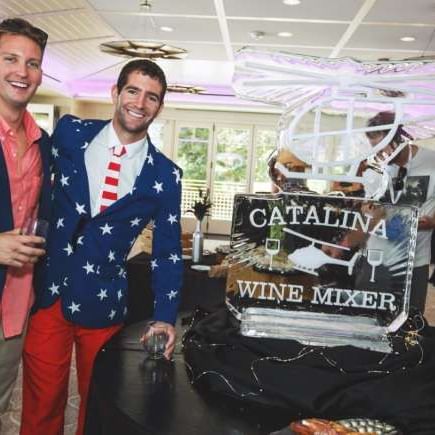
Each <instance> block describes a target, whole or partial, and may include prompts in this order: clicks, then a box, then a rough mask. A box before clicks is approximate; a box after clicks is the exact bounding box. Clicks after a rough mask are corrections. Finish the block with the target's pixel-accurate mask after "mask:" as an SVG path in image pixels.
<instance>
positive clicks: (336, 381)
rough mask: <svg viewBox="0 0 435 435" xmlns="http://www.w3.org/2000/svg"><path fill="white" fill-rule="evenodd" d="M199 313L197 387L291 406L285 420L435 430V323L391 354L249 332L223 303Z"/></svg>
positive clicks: (194, 352)
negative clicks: (356, 421) (367, 421)
mask: <svg viewBox="0 0 435 435" xmlns="http://www.w3.org/2000/svg"><path fill="white" fill-rule="evenodd" d="M195 317H196V320H194V322H193V326H192V328H191V329H190V330H189V331H188V333H187V335H186V336H185V346H184V354H185V359H186V361H187V362H188V364H189V365H190V366H191V367H192V373H193V375H192V378H193V379H194V380H195V382H194V383H195V385H197V386H200V387H201V388H203V389H204V390H205V391H208V392H209V393H211V392H213V393H216V394H220V395H221V396H222V400H225V397H231V398H234V399H237V398H242V399H243V400H244V401H245V402H249V403H250V404H252V405H256V406H257V405H261V406H264V407H268V409H275V410H276V412H279V411H278V410H286V411H287V422H290V421H293V420H298V419H300V418H309V417H318V418H324V419H328V420H338V419H344V418H351V417H365V418H372V419H379V420H382V421H385V422H388V423H390V424H393V425H394V426H396V427H397V428H398V429H400V430H402V431H403V433H404V434H405V435H434V434H435V328H430V327H426V328H424V329H423V330H421V331H420V332H419V334H420V338H419V340H418V341H415V343H414V345H412V343H411V342H409V341H405V342H403V343H402V344H403V346H404V347H403V348H401V349H400V346H399V344H400V343H399V338H400V337H399V335H398V336H397V341H398V343H397V346H396V347H397V351H396V352H394V353H392V354H389V355H388V356H387V355H385V354H382V353H379V352H373V351H367V350H363V349H359V348H356V347H352V346H341V347H333V348H322V347H314V346H304V345H302V344H300V343H299V342H297V341H292V340H277V339H264V338H263V339H259V338H249V337H243V336H240V335H239V334H238V324H237V321H236V320H235V319H234V317H232V316H231V315H229V313H228V311H227V310H226V309H224V308H223V309H221V310H218V311H215V312H212V313H207V312H198V313H196V316H195ZM418 318H419V319H420V320H421V317H420V316H418ZM406 336H407V337H408V338H409V337H413V336H412V335H406ZM414 338H415V336H414ZM260 412H261V411H260ZM264 412H267V411H264ZM283 426H285V425H283Z"/></svg>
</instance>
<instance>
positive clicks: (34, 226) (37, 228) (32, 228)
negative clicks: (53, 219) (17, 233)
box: [21, 218, 50, 248]
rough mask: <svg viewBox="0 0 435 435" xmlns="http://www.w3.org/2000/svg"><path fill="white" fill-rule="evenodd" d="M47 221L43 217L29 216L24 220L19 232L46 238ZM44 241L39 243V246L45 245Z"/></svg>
mask: <svg viewBox="0 0 435 435" xmlns="http://www.w3.org/2000/svg"><path fill="white" fill-rule="evenodd" d="M49 225H50V224H49V222H48V221H47V220H45V219H38V218H29V219H27V220H26V221H25V223H24V225H23V228H22V229H21V234H24V235H26V236H38V237H42V238H44V239H45V240H47V235H48V228H49ZM45 243H46V242H43V243H40V244H39V245H40V246H41V248H44V247H45Z"/></svg>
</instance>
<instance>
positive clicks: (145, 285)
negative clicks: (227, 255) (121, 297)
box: [126, 253, 225, 325]
mask: <svg viewBox="0 0 435 435" xmlns="http://www.w3.org/2000/svg"><path fill="white" fill-rule="evenodd" d="M149 260H150V256H149V255H148V254H145V253H141V254H139V255H137V256H136V257H133V258H132V259H131V260H130V261H129V262H128V263H127V278H128V316H127V319H126V324H127V325H129V324H132V323H135V322H138V321H140V320H144V319H147V318H149V317H151V316H152V314H153V294H152V291H151V267H150V261H149ZM215 262H216V256H215V255H207V256H205V257H204V260H203V261H202V262H201V264H207V265H212V264H215ZM191 265H192V261H191V260H184V280H183V287H182V290H181V303H180V308H179V311H181V312H190V311H192V310H193V309H194V308H195V307H196V306H197V305H199V306H201V307H203V308H206V309H209V308H211V307H213V306H216V305H219V304H221V303H223V302H224V300H225V279H224V278H209V277H208V274H207V272H198V271H195V270H192V269H191V268H190V266H191Z"/></svg>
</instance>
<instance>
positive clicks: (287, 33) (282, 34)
mask: <svg viewBox="0 0 435 435" xmlns="http://www.w3.org/2000/svg"><path fill="white" fill-rule="evenodd" d="M278 36H279V37H281V38H290V37H291V36H293V33H291V32H279V33H278Z"/></svg>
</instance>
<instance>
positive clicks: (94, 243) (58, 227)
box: [37, 115, 183, 328]
mask: <svg viewBox="0 0 435 435" xmlns="http://www.w3.org/2000/svg"><path fill="white" fill-rule="evenodd" d="M106 124H107V121H101V120H81V119H78V118H76V117H73V116H70V115H67V116H64V117H63V118H62V119H61V120H60V121H59V122H58V124H57V126H56V130H55V132H54V134H53V137H52V154H53V167H54V173H55V177H54V186H53V213H52V220H51V226H50V234H49V237H48V240H47V257H46V261H44V262H43V269H44V273H43V275H42V282H41V284H42V287H41V293H40V297H39V298H38V300H37V308H38V307H48V306H50V305H52V304H53V303H54V302H55V301H57V300H58V299H59V298H60V299H61V304H62V310H63V314H64V316H65V318H66V319H67V320H69V321H71V322H73V323H76V324H78V325H81V326H85V327H89V328H102V327H106V326H110V325H114V324H117V323H120V322H122V321H123V320H124V318H125V316H126V313H127V291H128V288H127V276H126V275H127V274H126V258H127V255H128V252H129V251H130V248H131V246H132V244H133V243H134V241H135V240H136V238H137V236H138V235H139V234H140V233H141V231H142V229H143V228H144V227H145V226H146V225H147V224H148V222H149V221H150V220H153V221H154V223H155V228H154V233H153V252H152V261H151V267H152V290H153V292H154V296H155V303H154V318H155V319H156V320H161V321H165V322H168V323H174V322H175V319H176V313H177V308H178V304H179V300H180V289H181V284H182V271H183V264H182V259H181V237H180V233H181V227H180V203H181V171H180V169H179V168H178V167H177V166H176V165H175V164H174V163H173V162H172V161H170V160H169V159H168V158H166V157H165V156H164V155H163V154H162V153H160V152H159V151H158V150H157V149H156V148H155V147H154V145H153V144H152V143H151V142H150V141H148V143H149V147H148V155H147V158H146V160H145V163H144V166H143V167H142V170H141V172H140V174H139V175H138V176H137V178H136V180H135V183H134V186H133V188H132V190H131V192H130V193H128V194H127V195H125V196H124V197H122V198H120V199H119V200H118V201H116V202H115V203H114V204H112V205H111V206H110V207H108V208H107V209H106V210H104V211H103V212H101V213H98V214H97V215H95V216H91V209H90V198H89V185H88V177H87V173H86V166H85V159H84V154H85V150H86V147H87V146H88V144H89V143H90V142H91V141H92V140H93V139H94V137H95V136H96V135H97V134H98V133H99V132H100V130H101V129H102V128H103V127H104V126H105V125H106Z"/></svg>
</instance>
